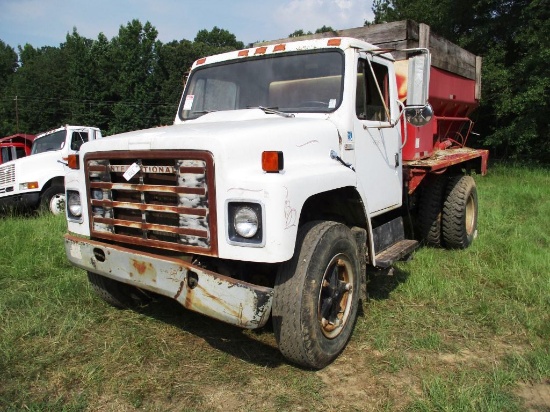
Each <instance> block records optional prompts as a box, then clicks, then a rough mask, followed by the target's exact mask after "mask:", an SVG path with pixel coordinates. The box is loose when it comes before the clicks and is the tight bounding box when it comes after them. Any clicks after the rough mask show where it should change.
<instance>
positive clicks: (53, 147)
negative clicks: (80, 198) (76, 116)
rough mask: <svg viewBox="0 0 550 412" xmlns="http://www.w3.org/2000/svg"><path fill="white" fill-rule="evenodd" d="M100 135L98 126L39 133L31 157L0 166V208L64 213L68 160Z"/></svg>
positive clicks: (75, 127)
mask: <svg viewBox="0 0 550 412" xmlns="http://www.w3.org/2000/svg"><path fill="white" fill-rule="evenodd" d="M99 138H101V131H100V130H99V129H98V128H97V127H87V126H69V125H65V126H61V127H59V128H57V129H54V130H50V131H48V132H45V133H41V134H39V135H37V136H36V138H35V139H34V141H33V145H32V150H31V153H30V156H27V157H23V158H20V159H16V160H13V161H10V162H7V163H4V164H2V165H0V210H3V211H5V210H11V209H16V210H35V209H38V208H39V207H43V208H44V209H47V210H49V211H50V212H51V213H53V214H56V215H58V214H61V213H64V212H65V184H64V179H65V173H66V171H67V170H68V167H67V160H68V158H69V155H70V154H75V153H77V152H78V150H79V149H80V146H81V145H82V144H83V143H84V142H87V141H90V140H96V139H99Z"/></svg>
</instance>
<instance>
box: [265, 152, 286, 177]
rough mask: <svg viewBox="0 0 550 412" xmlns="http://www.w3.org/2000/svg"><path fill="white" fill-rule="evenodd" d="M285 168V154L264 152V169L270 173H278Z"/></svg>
mask: <svg viewBox="0 0 550 412" xmlns="http://www.w3.org/2000/svg"><path fill="white" fill-rule="evenodd" d="M284 167H285V162H284V157H283V152H271V151H270V152H263V153H262V169H263V170H264V171H265V172H268V173H277V172H280V171H281V170H283V169H284Z"/></svg>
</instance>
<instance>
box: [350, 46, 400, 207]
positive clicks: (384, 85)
mask: <svg viewBox="0 0 550 412" xmlns="http://www.w3.org/2000/svg"><path fill="white" fill-rule="evenodd" d="M369 63H370V64H369ZM396 101H397V91H396V87H395V73H394V70H393V61H391V60H388V59H385V58H382V57H377V56H372V55H371V54H368V53H361V54H360V55H359V58H358V61H357V92H356V105H355V106H356V113H355V117H354V134H355V139H354V141H355V147H356V150H355V154H356V170H357V177H358V183H359V185H360V186H361V187H362V189H363V191H364V193H365V196H366V200H367V207H368V210H369V212H370V214H371V215H377V214H381V213H383V212H384V211H388V210H391V209H395V208H397V207H400V206H401V203H402V190H403V189H402V187H403V186H402V185H403V180H402V179H403V178H402V173H401V137H400V133H399V130H398V126H393V127H392V126H391V124H395V123H396V122H395V120H396V119H397V117H398V107H397V104H396V103H395V102H396ZM392 119H393V120H394V121H393V122H392V121H391V120H392Z"/></svg>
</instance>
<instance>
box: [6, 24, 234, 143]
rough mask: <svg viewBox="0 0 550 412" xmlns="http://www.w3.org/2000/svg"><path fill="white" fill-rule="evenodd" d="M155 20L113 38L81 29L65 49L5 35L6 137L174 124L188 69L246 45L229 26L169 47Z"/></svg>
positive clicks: (122, 29)
mask: <svg viewBox="0 0 550 412" xmlns="http://www.w3.org/2000/svg"><path fill="white" fill-rule="evenodd" d="M157 35H158V32H157V30H156V29H155V28H154V27H153V26H152V25H151V24H150V23H149V22H147V23H145V24H142V23H141V22H140V21H138V20H133V21H131V22H129V23H128V24H127V25H126V26H121V27H120V29H119V32H118V35H117V36H115V37H113V38H112V39H111V40H108V39H107V37H106V36H105V35H103V34H99V36H98V38H97V39H96V40H91V39H87V38H85V37H82V36H81V35H79V34H78V32H77V29H76V28H74V29H73V31H72V33H70V34H67V36H66V39H65V42H64V43H62V44H61V45H60V46H59V47H49V46H47V47H41V48H34V47H33V46H31V45H30V44H25V45H24V46H23V47H21V46H18V53H16V52H15V50H14V49H13V48H12V47H10V46H8V45H6V44H5V43H4V42H3V41H1V40H0V96H1V97H0V136H8V135H11V134H14V133H16V132H22V133H23V132H25V133H39V132H42V131H46V130H49V129H52V128H55V127H58V126H60V125H62V124H77V125H89V126H97V127H99V128H100V129H101V130H102V131H103V132H104V133H105V134H106V135H110V134H114V133H120V132H126V131H130V130H137V129H143V128H147V127H153V126H158V125H166V124H171V123H172V122H173V120H174V117H175V113H176V108H177V105H178V102H179V99H180V97H181V93H182V91H183V81H184V75H185V72H186V71H187V70H188V69H189V68H190V67H191V65H192V63H193V62H194V61H195V60H196V59H198V58H200V57H203V56H207V55H210V54H215V53H220V52H224V51H229V50H235V49H241V48H243V47H244V45H243V43H242V42H240V41H237V40H236V38H235V35H233V34H231V33H229V32H228V31H227V30H223V29H220V28H218V27H214V28H213V29H212V30H210V31H209V30H206V29H204V30H200V31H199V32H198V33H197V35H196V37H195V39H194V41H189V40H181V41H175V40H174V41H172V42H169V43H166V44H163V43H162V42H160V41H159V40H157Z"/></svg>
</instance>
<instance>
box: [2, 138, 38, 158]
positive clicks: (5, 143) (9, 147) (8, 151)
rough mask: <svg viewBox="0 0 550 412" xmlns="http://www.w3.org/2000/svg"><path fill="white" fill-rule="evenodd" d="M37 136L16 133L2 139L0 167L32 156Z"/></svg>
mask: <svg viewBox="0 0 550 412" xmlns="http://www.w3.org/2000/svg"><path fill="white" fill-rule="evenodd" d="M35 137H36V135H34V134H27V133H16V134H13V135H11V136H7V137H2V138H1V139H0V165H1V164H2V163H6V162H9V161H10V160H15V159H19V158H21V157H25V156H28V155H30V154H31V149H32V142H33V141H34V138H35Z"/></svg>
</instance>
